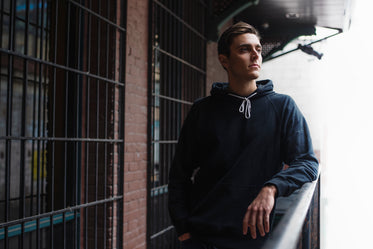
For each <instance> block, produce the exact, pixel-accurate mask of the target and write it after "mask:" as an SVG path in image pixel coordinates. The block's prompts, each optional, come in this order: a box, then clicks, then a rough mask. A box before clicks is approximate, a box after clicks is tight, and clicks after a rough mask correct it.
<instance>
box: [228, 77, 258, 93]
mask: <svg viewBox="0 0 373 249" xmlns="http://www.w3.org/2000/svg"><path fill="white" fill-rule="evenodd" d="M228 88H229V90H230V91H231V92H233V93H235V94H237V95H240V96H249V95H250V94H252V93H253V92H255V90H256V89H257V86H256V81H255V80H251V81H248V82H235V81H229V86H228Z"/></svg>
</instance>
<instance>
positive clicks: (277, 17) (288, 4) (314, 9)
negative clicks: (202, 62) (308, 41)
mask: <svg viewBox="0 0 373 249" xmlns="http://www.w3.org/2000/svg"><path fill="white" fill-rule="evenodd" d="M352 1H353V0H211V1H210V6H211V13H210V25H211V26H210V27H211V28H212V29H211V30H212V32H211V33H210V34H208V38H209V39H210V40H216V39H217V34H218V32H219V29H221V27H222V26H223V25H224V24H225V23H226V22H227V21H228V20H231V19H232V18H233V20H234V22H237V21H245V22H247V23H250V24H252V25H253V26H255V27H256V28H257V29H258V30H259V32H260V34H261V36H262V44H263V45H264V46H263V47H264V49H265V54H264V55H263V57H264V58H266V57H267V58H269V57H270V56H271V55H272V54H273V53H275V52H277V51H279V50H281V49H282V48H283V47H284V46H285V45H286V44H288V43H289V42H290V41H292V40H294V39H295V38H297V37H299V36H304V35H314V34H315V33H316V27H317V26H320V27H327V28H331V29H335V30H336V31H338V32H343V31H345V30H347V29H348V28H349V24H350V21H351V14H350V13H351V8H352Z"/></svg>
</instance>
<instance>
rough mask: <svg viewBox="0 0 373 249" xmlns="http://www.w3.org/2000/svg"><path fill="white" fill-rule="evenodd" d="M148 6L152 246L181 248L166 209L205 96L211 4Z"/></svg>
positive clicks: (155, 0)
mask: <svg viewBox="0 0 373 249" xmlns="http://www.w3.org/2000/svg"><path fill="white" fill-rule="evenodd" d="M150 2H151V5H150V6H151V8H150V16H151V18H150V30H151V32H150V46H151V58H152V70H151V80H150V82H151V83H150V94H151V96H150V100H149V102H150V113H151V118H150V125H149V127H150V132H149V133H150V134H149V136H150V139H149V140H150V145H149V148H150V155H151V162H150V168H149V179H148V186H149V187H148V188H149V195H148V197H149V198H148V200H149V201H148V242H147V244H148V248H152V249H153V248H154V249H156V248H157V249H158V248H159V249H165V248H177V247H178V242H177V238H176V233H175V230H174V228H173V226H172V225H171V221H170V218H169V215H168V208H167V196H168V195H167V193H168V188H167V184H168V172H169V168H170V164H171V160H172V157H173V154H174V152H175V147H176V143H177V139H178V135H179V132H180V127H181V125H182V122H183V120H184V119H185V117H186V114H187V113H188V111H189V109H190V107H191V105H192V104H193V101H194V100H195V99H197V98H200V97H202V96H204V95H205V76H206V71H205V68H206V67H205V64H206V38H205V18H206V11H207V6H206V4H205V2H204V1H200V0H183V1H173V0H152V1H150Z"/></svg>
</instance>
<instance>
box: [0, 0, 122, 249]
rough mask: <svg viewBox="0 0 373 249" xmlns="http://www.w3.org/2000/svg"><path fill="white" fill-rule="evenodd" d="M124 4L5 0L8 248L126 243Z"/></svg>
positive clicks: (3, 148)
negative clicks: (122, 223)
mask: <svg viewBox="0 0 373 249" xmlns="http://www.w3.org/2000/svg"><path fill="white" fill-rule="evenodd" d="M118 9H119V10H121V11H123V13H125V12H124V10H125V1H120V0H108V1H105V2H103V1H97V0H90V1H83V0H80V1H78V0H77V1H73V0H70V1H69V0H54V1H51V0H14V1H1V6H0V20H1V22H0V23H1V25H0V35H1V38H2V39H1V40H0V63H1V79H0V103H1V104H0V248H4V249H7V248H54V249H56V248H118V247H120V245H121V244H122V243H121V240H122V233H121V227H120V226H119V223H118V220H121V213H122V212H121V209H122V206H123V204H122V199H123V198H122V184H123V179H122V172H123V162H122V160H121V158H123V151H124V150H123V146H124V144H123V128H122V127H123V126H124V125H123V120H122V116H123V111H124V108H123V91H124V83H123V78H124V77H123V75H121V74H120V71H124V70H123V66H124V63H123V58H121V54H122V53H120V52H122V51H121V50H122V49H123V47H125V46H124V43H123V41H124V36H125V29H124V28H123V25H124V23H123V21H121V20H120V19H121V18H120V17H119V16H118V15H117V10H118ZM122 16H123V15H122ZM122 18H123V17H122Z"/></svg>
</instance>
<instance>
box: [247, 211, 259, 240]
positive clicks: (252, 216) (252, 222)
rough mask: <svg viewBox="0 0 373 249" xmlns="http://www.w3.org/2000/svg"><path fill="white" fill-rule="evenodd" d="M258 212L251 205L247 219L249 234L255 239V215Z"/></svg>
mask: <svg viewBox="0 0 373 249" xmlns="http://www.w3.org/2000/svg"><path fill="white" fill-rule="evenodd" d="M257 214H258V209H257V208H256V207H253V208H252V210H251V214H250V219H249V228H250V234H251V237H252V238H253V239H256V216H257Z"/></svg>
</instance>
